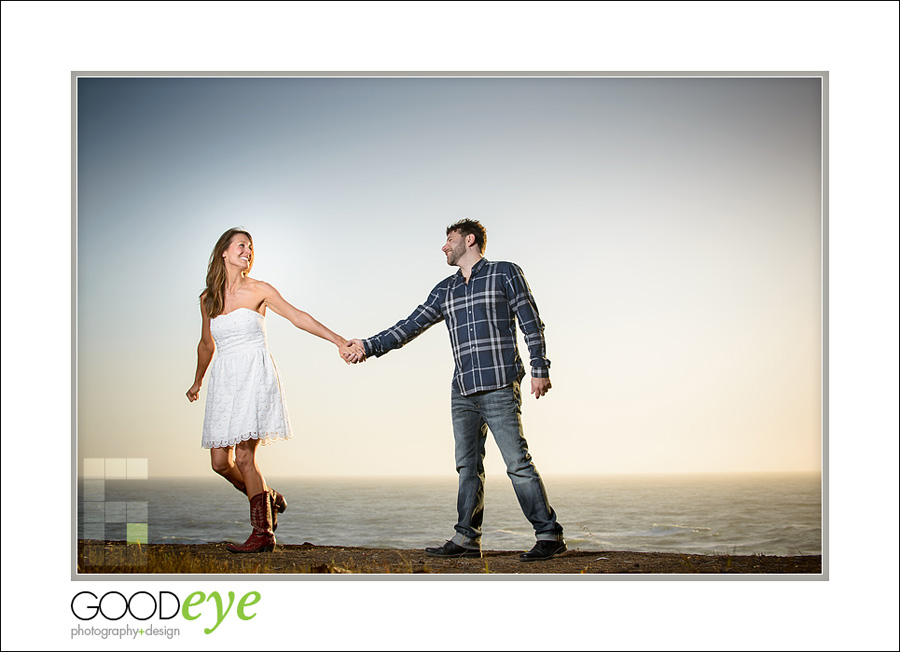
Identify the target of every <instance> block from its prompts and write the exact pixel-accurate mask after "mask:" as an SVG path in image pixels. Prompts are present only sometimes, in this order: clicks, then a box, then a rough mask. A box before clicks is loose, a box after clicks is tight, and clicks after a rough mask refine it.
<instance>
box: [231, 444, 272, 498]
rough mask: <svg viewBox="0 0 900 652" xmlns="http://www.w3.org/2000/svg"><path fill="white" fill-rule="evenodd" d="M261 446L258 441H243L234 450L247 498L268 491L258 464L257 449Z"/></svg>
mask: <svg viewBox="0 0 900 652" xmlns="http://www.w3.org/2000/svg"><path fill="white" fill-rule="evenodd" d="M258 446H259V440H258V439H248V440H247V441H242V442H241V443H239V444H238V445H237V446H235V450H234V458H235V460H234V461H235V465H236V466H237V469H238V471H240V474H241V478H242V479H243V481H244V484H245V486H246V490H247V497H248V498H253V496H255V495H256V494H258V493H261V492H263V491H268V490H269V487H268V486H266V480H265V478H263V475H262V471H260V470H259V466H258V465H257V463H256V449H257V447H258Z"/></svg>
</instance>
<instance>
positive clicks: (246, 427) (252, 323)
mask: <svg viewBox="0 0 900 652" xmlns="http://www.w3.org/2000/svg"><path fill="white" fill-rule="evenodd" d="M210 330H211V331H212V336H213V340H215V342H216V352H215V357H214V358H213V361H212V366H211V369H210V374H209V383H208V387H207V391H206V415H205V416H204V418H203V443H202V445H203V448H223V447H226V446H234V445H235V444H238V443H240V442H242V441H247V440H248V439H258V440H260V444H268V443H271V442H273V441H277V440H279V439H290V438H291V436H292V435H291V423H290V420H289V419H288V412H287V405H286V404H285V401H284V388H283V386H282V384H281V378H280V377H279V376H278V370H277V369H276V368H275V361H274V360H273V359H272V356H271V354H270V353H269V348H268V344H267V341H266V318H265V317H264V316H263V315H261V314H259V313H258V312H256V311H255V310H251V309H250V308H238V309H237V310H232V311H231V312H229V313H226V314H221V315H219V316H218V317H216V318H215V319H212V320H211V321H210Z"/></svg>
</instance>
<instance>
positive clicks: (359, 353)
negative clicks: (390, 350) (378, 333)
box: [339, 340, 366, 364]
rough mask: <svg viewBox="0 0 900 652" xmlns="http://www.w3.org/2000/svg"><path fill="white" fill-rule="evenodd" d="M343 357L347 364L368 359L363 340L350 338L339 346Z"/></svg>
mask: <svg viewBox="0 0 900 652" xmlns="http://www.w3.org/2000/svg"><path fill="white" fill-rule="evenodd" d="M339 352H340V355H341V358H343V360H344V362H346V363H347V364H357V363H359V362H365V361H366V348H365V346H363V343H362V340H349V341H348V342H346V343H345V344H344V346H342V347H339Z"/></svg>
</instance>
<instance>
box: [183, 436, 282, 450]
mask: <svg viewBox="0 0 900 652" xmlns="http://www.w3.org/2000/svg"><path fill="white" fill-rule="evenodd" d="M293 437H294V436H293V435H292V434H291V433H289V432H287V433H285V432H264V433H262V434H260V433H258V432H248V433H247V434H244V435H235V436H232V437H228V438H227V439H221V440H216V439H213V440H210V441H204V442H203V443H202V444H201V446H202V447H203V448H228V447H229V446H236V445H237V444H240V443H241V442H242V441H249V440H251V439H259V440H260V441H259V445H260V446H266V445H268V444H271V443H272V442H276V441H287V440H288V439H293Z"/></svg>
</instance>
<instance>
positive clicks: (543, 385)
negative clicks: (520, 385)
mask: <svg viewBox="0 0 900 652" xmlns="http://www.w3.org/2000/svg"><path fill="white" fill-rule="evenodd" d="M551 387H552V385H551V384H550V379H549V378H532V379H531V393H532V394H534V397H535V398H540V397H541V396H543V395H544V394H546V393H547V392H549V391H550V388H551Z"/></svg>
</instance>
